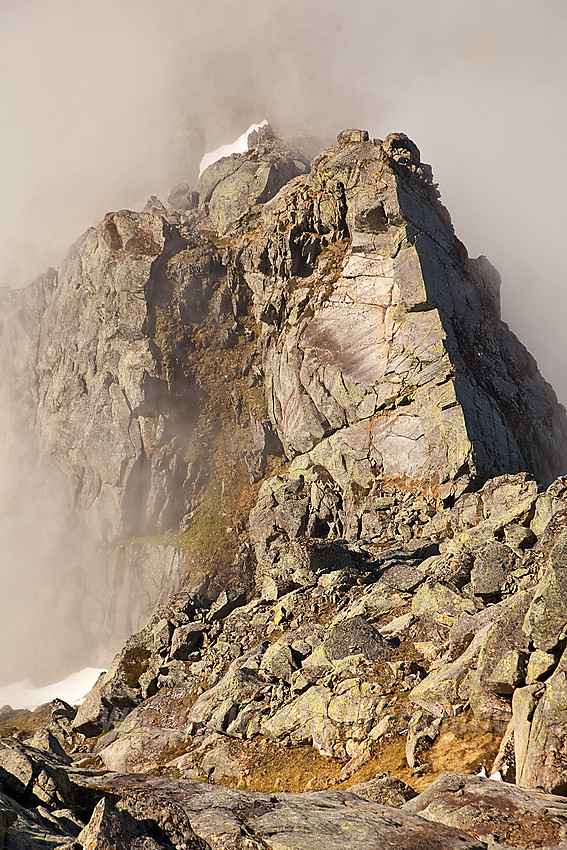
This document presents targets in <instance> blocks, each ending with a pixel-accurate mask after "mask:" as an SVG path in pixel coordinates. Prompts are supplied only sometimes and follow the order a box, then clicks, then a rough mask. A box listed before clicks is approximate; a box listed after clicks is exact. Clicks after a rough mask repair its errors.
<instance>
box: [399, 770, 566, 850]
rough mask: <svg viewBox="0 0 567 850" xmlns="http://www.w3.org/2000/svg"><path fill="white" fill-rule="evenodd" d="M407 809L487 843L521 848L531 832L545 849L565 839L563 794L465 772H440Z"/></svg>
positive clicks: (405, 806)
mask: <svg viewBox="0 0 567 850" xmlns="http://www.w3.org/2000/svg"><path fill="white" fill-rule="evenodd" d="M403 811H408V812H412V813H414V814H419V815H421V816H422V817H425V818H427V819H428V820H430V821H433V822H435V823H439V824H444V825H445V826H451V827H453V828H456V829H462V830H464V831H466V832H468V833H469V834H470V835H474V836H475V837H476V838H477V840H479V841H482V842H484V843H485V844H488V845H489V846H491V845H492V844H493V843H494V842H496V843H497V846H498V845H499V844H502V845H505V846H506V847H510V846H517V847H522V846H526V844H527V842H531V840H532V836H533V837H534V838H535V839H536V842H537V844H541V845H545V846H547V847H557V848H559V847H562V846H563V845H564V843H565V842H566V841H567V804H566V803H565V801H564V800H562V799H561V798H560V797H552V796H551V795H549V794H542V793H538V792H537V791H526V790H524V789H522V788H516V787H515V786H513V785H509V784H507V783H505V782H494V781H490V780H489V779H481V778H480V777H478V776H470V775H469V774H465V773H442V774H441V775H440V776H439V777H438V778H437V779H436V780H434V782H432V783H431V785H430V786H429V787H428V788H427V789H426V790H425V791H424V792H423V793H422V794H419V796H417V797H415V798H414V799H413V800H410V801H409V802H407V803H405V805H404V806H403ZM534 843H535V842H534Z"/></svg>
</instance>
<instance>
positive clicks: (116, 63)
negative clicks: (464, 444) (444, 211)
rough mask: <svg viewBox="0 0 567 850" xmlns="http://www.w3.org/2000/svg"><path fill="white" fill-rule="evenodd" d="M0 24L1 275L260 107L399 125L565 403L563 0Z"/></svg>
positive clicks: (289, 117)
mask: <svg viewBox="0 0 567 850" xmlns="http://www.w3.org/2000/svg"><path fill="white" fill-rule="evenodd" d="M0 33H1V35H0V47H1V49H0V57H1V58H0V103H1V105H2V133H1V135H0V158H1V162H2V174H3V180H2V193H3V198H2V200H3V203H2V209H1V212H0V216H1V221H0V233H1V237H0V238H1V245H0V280H1V281H2V282H3V283H12V284H16V285H21V284H22V283H23V282H24V281H25V280H27V279H29V278H30V276H31V275H32V274H33V273H35V272H36V271H38V270H40V269H41V268H43V267H45V266H46V265H48V264H56V263H57V262H58V261H59V260H60V258H61V256H62V254H63V253H64V250H65V249H66V247H67V246H68V245H69V244H70V243H71V242H72V241H73V240H74V239H75V238H76V237H77V236H78V235H79V234H80V233H81V231H82V230H83V229H84V228H85V227H87V226H88V225H90V224H93V223H96V221H97V220H98V219H99V218H100V217H101V216H102V215H103V214H104V213H105V212H106V211H107V210H109V209H114V208H120V207H127V206H136V205H138V206H139V205H140V204H141V203H143V200H144V198H145V197H146V196H147V195H148V194H151V193H156V194H161V195H162V196H163V195H164V194H166V192H167V189H168V187H170V186H171V185H172V184H173V183H175V182H177V181H179V180H181V179H184V178H186V177H192V176H194V175H195V171H196V164H197V163H198V160H199V158H200V155H201V154H202V153H203V151H204V150H211V149H213V148H216V147H218V146H219V145H221V144H223V143H226V142H230V141H231V140H232V139H233V138H236V136H238V135H239V134H240V133H242V131H243V130H244V129H245V128H246V127H247V126H248V125H249V124H251V123H252V122H253V121H260V120H262V118H264V117H265V116H267V117H268V119H269V120H270V121H271V122H272V124H273V125H275V126H276V127H277V128H278V129H280V130H282V131H295V132H297V133H304V132H306V131H311V132H313V133H314V134H315V135H317V136H319V137H321V138H326V137H330V138H332V137H334V136H335V135H336V133H337V132H338V131H339V130H341V129H343V128H344V127H345V126H360V127H365V128H366V129H368V130H369V131H370V133H371V135H374V136H378V137H381V138H383V137H384V136H385V135H386V134H387V133H388V132H390V131H393V130H401V131H404V132H406V133H408V135H410V136H411V137H412V138H413V139H414V140H415V141H416V143H417V144H418V146H419V147H420V148H421V151H422V155H423V158H424V159H425V160H426V161H428V162H430V163H431V164H432V165H433V168H434V172H435V175H436V179H437V180H438V182H439V184H440V188H441V192H442V196H443V200H444V202H445V204H446V205H447V206H448V208H449V210H450V212H451V214H452V216H453V220H454V224H455V227H456V230H457V233H458V234H459V236H460V237H461V238H462V240H463V241H464V242H465V244H466V245H467V247H468V248H469V251H470V252H471V253H472V254H475V255H476V254H478V253H485V254H487V255H488V256H489V258H490V259H491V260H492V262H493V263H494V264H495V265H496V266H497V268H498V269H499V270H500V272H501V274H502V277H503V304H504V317H505V318H506V319H507V321H508V322H509V324H510V325H511V326H512V327H513V329H515V330H516V331H517V332H518V334H519V335H520V336H521V338H522V339H523V340H524V341H525V342H526V343H527V345H528V347H529V348H530V350H531V351H532V352H533V353H534V355H535V356H536V358H537V359H538V361H539V363H540V367H541V368H542V370H543V372H544V374H545V375H546V377H547V378H548V379H549V380H551V382H552V383H553V384H554V386H555V387H556V389H557V391H558V393H559V395H560V397H561V398H562V399H563V400H567V378H566V377H565V371H566V370H565V354H564V353H563V346H562V345H561V337H562V314H563V310H564V308H565V306H566V304H565V302H566V296H565V294H564V292H565V287H564V285H563V269H562V266H563V263H562V257H561V253H560V246H561V244H562V237H563V197H564V196H565V190H566V189H567V169H566V168H565V165H564V161H563V156H562V154H563V151H564V150H565V148H566V141H567V115H566V109H567V107H566V99H565V96H564V90H565V83H566V78H567V60H566V51H565V49H564V45H565V37H566V35H567V8H566V7H565V4H564V2H562V0H513V2H512V0H429V2H425V3H424V2H423V0H397V2H396V3H386V2H383V0H351V2H349V3H348V4H347V3H344V2H342V0H324V2H323V0H285V2H283V0H242V2H240V3H234V2H229V0H211V2H209V3H207V4H205V3H198V2H196V0H162V2H159V3H158V2H156V0H99V2H97V3H92V2H90V1H89V0H49V3H46V2H45V0H43V2H41V0H20V2H19V3H18V4H14V3H7V2H4V3H3V4H2V7H1V10H0Z"/></svg>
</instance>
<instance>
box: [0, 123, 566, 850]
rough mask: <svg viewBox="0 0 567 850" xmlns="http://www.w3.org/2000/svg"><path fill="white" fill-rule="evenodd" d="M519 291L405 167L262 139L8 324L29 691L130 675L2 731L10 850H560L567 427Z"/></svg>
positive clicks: (5, 349)
mask: <svg viewBox="0 0 567 850" xmlns="http://www.w3.org/2000/svg"><path fill="white" fill-rule="evenodd" d="M499 285H500V280H499V276H498V273H497V271H496V270H495V269H494V268H493V267H492V266H491V265H490V263H489V262H488V260H487V259H486V258H485V257H480V258H477V259H471V258H470V257H469V256H468V254H467V251H466V249H465V247H464V246H463V244H462V243H461V242H459V240H458V239H457V238H456V236H455V234H454V232H453V228H452V225H451V220H450V217H449V214H448V212H447V210H446V209H445V208H444V207H443V205H442V204H441V201H440V195H439V192H438V190H437V186H436V184H435V183H434V182H433V175H432V171H431V168H430V167H429V166H428V165H425V164H424V163H422V162H421V158H420V153H419V150H418V148H417V147H416V145H415V144H414V143H413V142H412V141H410V139H408V138H407V136H405V135H403V134H401V133H392V134H390V135H389V136H387V137H386V139H385V140H383V141H382V140H379V139H370V138H369V136H368V133H366V132H365V131H362V130H345V131H343V132H342V133H340V134H339V136H338V137H337V144H336V145H333V146H332V147H330V148H328V149H327V150H325V151H323V152H322V153H320V154H318V155H317V156H316V157H315V158H314V159H313V160H312V161H311V162H309V160H308V159H307V157H306V156H305V155H304V154H303V153H302V152H301V151H300V150H298V149H296V148H295V147H294V146H293V144H292V143H291V142H290V141H286V140H285V139H279V138H277V137H276V135H275V133H274V132H273V130H272V129H271V128H270V127H262V128H260V130H258V131H257V132H256V133H254V134H252V135H251V137H250V140H249V149H248V150H247V151H246V152H245V153H243V154H234V155H232V156H230V157H225V158H224V159H221V160H219V161H218V162H216V163H214V164H213V165H211V166H210V167H209V168H208V169H206V171H204V173H203V174H202V175H201V177H200V179H199V183H198V185H197V186H189V185H188V184H181V185H180V186H177V187H174V188H173V190H172V192H171V194H170V196H169V200H168V203H167V206H166V205H164V204H163V203H162V202H161V201H159V200H158V199H157V198H155V197H152V198H150V199H149V201H148V203H147V205H146V207H145V209H144V210H143V212H131V211H127V210H122V211H120V212H116V213H109V214H108V215H107V216H106V217H105V218H104V220H103V221H102V222H101V223H100V224H99V225H98V226H97V227H94V228H91V229H89V230H88V231H87V232H86V233H85V234H84V235H83V236H82V237H81V238H80V239H79V240H78V241H77V242H76V243H75V245H74V246H73V247H72V248H71V250H70V252H69V254H68V256H67V259H66V260H65V262H64V263H63V264H62V266H61V268H59V269H58V270H53V269H51V270H49V271H48V272H47V273H46V274H45V275H43V276H41V277H40V278H39V279H37V280H36V281H35V282H34V283H33V284H32V285H31V286H30V287H29V288H27V289H25V290H21V291H10V290H4V291H2V292H0V300H1V302H2V319H1V324H0V349H1V351H2V362H3V370H2V375H1V380H0V397H1V399H2V405H1V408H0V416H1V417H2V433H3V435H4V441H3V447H2V451H3V465H4V466H5V467H6V468H10V469H12V473H11V476H10V486H9V490H7V492H9V498H6V499H5V500H4V501H5V502H6V504H5V508H4V507H3V510H4V513H5V514H6V516H7V517H8V519H9V520H11V521H12V522H13V523H16V524H17V528H19V529H22V535H23V536H28V537H29V536H31V537H32V538H34V539H36V538H37V539H38V540H39V541H40V543H41V545H40V546H38V547H37V550H34V552H35V554H34V558H35V562H34V572H33V576H34V581H35V582H37V587H38V588H39V590H40V592H41V593H43V594H45V599H46V604H45V605H44V606H43V609H42V612H41V613H39V614H38V615H37V616H36V617H35V620H34V622H33V623H30V625H29V629H28V632H29V634H27V635H26V638H30V639H31V640H30V642H31V644H32V647H33V649H32V650H31V652H28V656H26V655H25V651H24V650H22V654H21V655H19V654H18V653H17V652H14V656H17V657H15V658H14V669H18V665H19V667H20V668H23V669H25V670H26V671H31V672H35V673H36V674H37V672H38V671H40V672H41V671H43V672H44V673H45V671H46V670H49V671H51V670H53V671H55V670H56V669H57V670H58V671H59V672H69V670H70V669H71V665H73V664H74V665H76V666H77V667H78V666H84V665H85V664H87V663H94V662H97V663H99V664H101V665H105V666H107V667H108V669H107V672H105V673H103V674H101V676H100V677H99V679H98V681H97V682H96V684H95V686H94V687H93V689H92V690H91V692H90V693H89V694H88V696H87V698H86V699H85V701H84V702H83V703H82V704H81V705H80V706H79V707H78V708H77V707H71V706H69V705H67V704H66V703H64V702H63V701H61V700H55V701H54V702H53V703H51V704H49V705H47V706H42V707H41V708H40V709H37V710H36V711H35V712H27V711H23V710H20V711H14V710H13V709H11V708H10V707H8V706H6V707H4V708H3V709H0V732H1V734H2V735H3V736H4V737H2V738H1V740H0V786H1V788H0V848H2V847H5V848H7V850H12V848H18V849H19V848H21V850H32V848H36V847H42V848H47V847H64V848H67V850H72V848H75V850H80V848H83V850H87V849H88V850H103V848H117V850H120V849H121V848H147V850H151V849H152V848H160V847H163V848H177V850H182V848H199V850H201V848H203V850H204V848H207V847H209V848H226V850H255V848H257V850H260V848H263V850H284V848H285V850H310V848H321V850H325V848H336V847H345V848H352V850H355V848H362V847H364V848H365V850H369V848H377V849H378V848H384V847H396V848H407V850H413V849H414V848H415V850H426V848H435V850H445V848H446V850H449V848H471V850H472V848H478V850H480V848H487V847H496V848H508V850H513V848H532V847H546V848H552V847H555V848H559V847H565V846H567V801H566V800H565V796H566V795H567V750H566V745H565V739H566V737H567V710H566V706H567V416H566V414H565V410H564V408H563V407H562V406H561V405H560V404H559V403H558V402H557V399H556V396H555V394H554V392H553V390H552V388H551V387H550V386H549V385H548V384H547V383H546V382H545V381H544V379H543V378H542V376H541V375H540V374H539V372H538V369H537V365H536V363H535V361H534V359H533V358H532V357H531V356H530V354H529V353H528V352H527V351H526V349H525V348H524V347H523V345H522V344H521V343H520V342H519V341H518V340H517V338H516V337H515V336H514V335H513V334H512V333H511V332H510V330H509V329H508V327H507V326H506V325H505V324H504V323H503V322H502V320H501V316H500V305H499ZM564 476H566V477H564ZM24 497H25V501H26V504H27V505H29V508H28V510H27V512H26V517H25V518H24V519H22V517H21V515H20V514H21V504H22V500H23V499H24ZM26 523H27V524H26ZM32 530H33V533H31V532H32ZM14 569H15V570H17V569H18V564H17V560H16V558H15V559H14ZM16 602H17V604H18V605H19V604H21V605H22V606H24V605H25V603H26V600H25V598H24V599H21V600H20V599H18V600H16ZM16 602H14V604H16ZM17 643H18V640H17V638H16V639H15V640H14V645H16V644H17ZM116 652H117V654H115V657H114V659H113V660H111V659H112V655H113V654H114V653H116ZM54 659H56V661H54ZM109 662H110V663H109ZM487 777H488V778H487Z"/></svg>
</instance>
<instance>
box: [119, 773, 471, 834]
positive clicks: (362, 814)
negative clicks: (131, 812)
mask: <svg viewBox="0 0 567 850" xmlns="http://www.w3.org/2000/svg"><path fill="white" fill-rule="evenodd" d="M106 780H107V783H108V784H107V787H108V788H111V789H112V790H113V791H114V792H118V793H120V794H124V795H125V794H126V793H127V792H128V791H130V790H141V789H151V790H152V791H153V792H154V793H155V794H156V795H159V797H160V798H161V801H162V805H163V806H164V808H167V807H168V805H169V801H171V800H173V801H174V802H175V803H177V804H179V805H180V806H182V808H183V810H184V812H185V814H186V816H188V817H189V820H190V822H191V826H192V828H193V829H194V830H195V832H196V833H197V834H198V835H200V836H202V837H203V838H205V839H207V840H210V842H211V843H212V844H213V845H214V846H216V847H219V848H221V850H228V848H233V849H234V850H246V848H248V850H250V848H254V850H256V848H258V850H259V848H261V847H262V846H264V847H269V848H271V850H279V848H294V850H313V848H314V847H317V848H320V850H336V847H342V848H345V850H355V848H356V850H358V848H361V847H364V848H367V850H382V848H383V847H385V846H387V845H388V843H389V844H391V845H392V846H395V847H396V848H400V850H412V848H417V847H431V848H435V850H453V848H455V850H456V848H459V850H482V848H483V847H484V845H483V844H481V843H480V842H479V841H478V840H476V839H474V838H472V837H470V836H468V835H467V834H466V833H464V832H463V831H460V830H456V829H453V828H451V827H445V826H443V825H440V824H436V825H435V826H434V825H432V824H431V823H429V822H428V821H426V820H424V819H423V818H421V817H417V816H415V815H413V814H411V813H409V812H404V810H403V809H393V808H388V807H386V806H381V805H380V804H378V803H375V802H372V801H370V800H364V799H362V798H361V797H358V796H357V795H356V794H353V793H351V792H349V791H317V792H311V793H306V794H285V793H278V794H257V793H256V794H252V793H246V792H243V791H238V790H236V789H233V788H220V787H215V786H213V785H206V784H204V783H200V782H190V781H187V780H181V781H178V782H176V783H175V785H173V784H172V781H171V780H168V779H159V778H156V777H143V778H140V777H138V778H136V777H130V778H129V777H126V776H124V777H121V776H116V777H113V776H109V777H107V778H106Z"/></svg>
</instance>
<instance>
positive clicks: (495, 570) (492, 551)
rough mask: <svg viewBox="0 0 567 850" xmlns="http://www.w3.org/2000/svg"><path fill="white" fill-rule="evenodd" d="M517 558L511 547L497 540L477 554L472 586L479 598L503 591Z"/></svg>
mask: <svg viewBox="0 0 567 850" xmlns="http://www.w3.org/2000/svg"><path fill="white" fill-rule="evenodd" d="M515 560H516V559H515V556H514V553H513V552H512V550H511V549H510V547H509V546H506V545H505V544H503V543H499V542H498V541H497V540H494V541H490V542H489V543H486V544H485V545H484V546H483V547H482V548H480V549H479V550H478V551H477V552H475V558H474V566H473V568H472V570H471V584H472V588H473V591H474V593H476V594H478V595H479V596H493V595H494V594H496V593H499V592H500V590H501V589H502V585H503V584H504V582H505V580H506V577H507V575H508V573H509V572H511V570H512V569H513V568H514V564H515Z"/></svg>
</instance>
